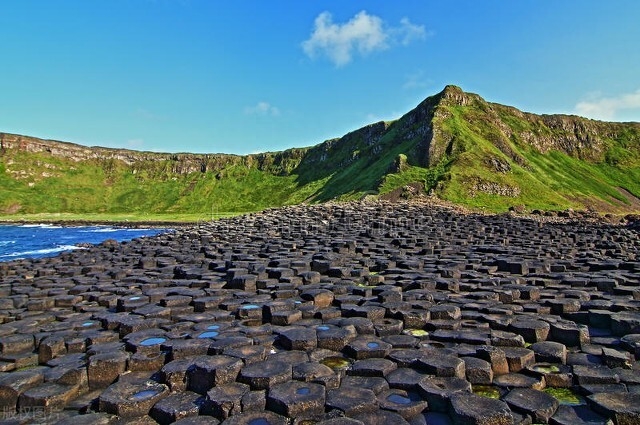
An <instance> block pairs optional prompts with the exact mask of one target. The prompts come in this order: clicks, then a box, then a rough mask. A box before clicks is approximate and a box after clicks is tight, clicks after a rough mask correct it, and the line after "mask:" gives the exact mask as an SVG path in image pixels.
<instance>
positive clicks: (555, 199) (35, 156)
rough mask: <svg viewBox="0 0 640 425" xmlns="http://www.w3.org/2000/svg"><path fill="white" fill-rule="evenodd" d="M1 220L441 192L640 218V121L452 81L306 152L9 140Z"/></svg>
mask: <svg viewBox="0 0 640 425" xmlns="http://www.w3.org/2000/svg"><path fill="white" fill-rule="evenodd" d="M0 143H1V145H0V218H2V219H5V220H6V219H9V220H29V219H33V220H39V221H42V220H45V221H47V220H54V221H56V220H66V219H69V220H87V221H148V222H153V221H200V220H210V219H211V218H217V217H220V216H227V215H233V214H238V213H243V212H251V211H259V210H263V209H265V208H270V207H277V206H283V205H293V204H299V203H303V202H306V203H315V202H324V201H328V200H354V199H361V198H363V197H366V196H373V197H389V198H393V197H405V198H406V197H414V196H426V195H427V194H428V195H430V196H434V197H437V198H440V199H442V200H445V201H449V202H452V203H455V204H460V205H463V206H466V207H469V208H472V209H481V210H484V211H488V212H501V211H506V210H507V209H508V208H509V207H512V206H520V207H521V208H524V209H527V210H533V209H542V210H562V209H567V208H573V209H579V210H584V209H595V210H597V211H601V212H612V213H618V214H624V213H631V212H638V211H639V208H640V207H639V205H640V201H639V200H638V197H640V124H639V123H608V122H600V121H594V120H589V119H585V118H581V117H576V116H566V115H534V114H529V113H524V112H521V111H519V110H517V109H515V108H512V107H508V106H503V105H499V104H494V103H489V102H486V101H485V100H484V99H482V98H481V97H479V96H477V95H474V94H470V93H465V92H463V91H462V90H461V89H460V88H458V87H455V86H447V87H446V88H445V89H444V90H443V91H442V92H441V93H438V94H436V95H434V96H431V97H429V98H427V99H425V100H424V101H423V102H422V103H421V104H420V105H418V106H417V107H416V108H415V109H413V110H412V111H410V112H408V113H407V114H405V115H404V116H402V117H401V118H399V119H398V120H395V121H390V122H378V123H375V124H371V125H369V126H366V127H364V128H361V129H358V130H356V131H353V132H351V133H349V134H347V135H345V136H343V137H341V138H338V139H334V140H328V141H325V142H323V143H320V144H318V145H316V146H312V147H308V148H298V149H290V150H287V151H283V152H275V153H271V152H267V153H263V154H255V155H247V156H238V155H227V154H188V153H180V154H161V153H153V152H137V151H129V150H115V149H106V148H88V147H84V146H79V145H74V144H69V143H63V142H54V141H48V140H41V139H36V138H31V137H26V136H18V135H12V134H3V133H0Z"/></svg>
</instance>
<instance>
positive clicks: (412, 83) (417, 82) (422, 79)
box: [402, 70, 433, 90]
mask: <svg viewBox="0 0 640 425" xmlns="http://www.w3.org/2000/svg"><path fill="white" fill-rule="evenodd" d="M432 83H433V81H431V80H430V79H429V78H427V76H426V75H425V72H424V71H422V70H420V71H416V72H414V73H413V74H408V75H406V76H405V81H404V84H402V88H403V89H405V90H418V89H424V88H426V87H428V86H429V85H431V84H432Z"/></svg>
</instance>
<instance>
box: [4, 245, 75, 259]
mask: <svg viewBox="0 0 640 425" xmlns="http://www.w3.org/2000/svg"><path fill="white" fill-rule="evenodd" d="M76 249H86V248H84V247H81V246H76V245H58V246H57V247H55V248H43V249H35V250H32V251H21V252H12V253H10V254H5V255H0V258H12V259H18V258H26V257H35V256H41V255H48V254H56V253H59V252H65V251H73V250H76Z"/></svg>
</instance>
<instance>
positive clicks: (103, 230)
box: [80, 227, 122, 233]
mask: <svg viewBox="0 0 640 425" xmlns="http://www.w3.org/2000/svg"><path fill="white" fill-rule="evenodd" d="M120 230H122V229H115V228H113V227H97V228H95V229H88V230H80V233H112V232H118V231H120Z"/></svg>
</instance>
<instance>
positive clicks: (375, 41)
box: [302, 10, 428, 67]
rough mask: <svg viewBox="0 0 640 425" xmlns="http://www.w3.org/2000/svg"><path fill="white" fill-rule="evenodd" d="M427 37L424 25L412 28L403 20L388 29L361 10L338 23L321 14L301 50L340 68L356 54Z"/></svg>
mask: <svg viewBox="0 0 640 425" xmlns="http://www.w3.org/2000/svg"><path fill="white" fill-rule="evenodd" d="M427 35H428V34H427V31H426V29H425V28H424V26H423V25H415V24H413V23H411V21H410V20H409V19H408V18H402V19H401V20H400V25H399V26H395V27H390V26H388V25H387V24H385V22H384V21H383V20H382V18H380V17H378V16H375V15H370V14H368V13H367V12H366V11H364V10H363V11H361V12H359V13H358V14H356V15H355V16H354V17H353V18H351V19H350V20H349V21H347V22H345V23H342V24H340V23H334V22H333V17H332V16H331V13H329V12H322V13H321V14H320V15H318V16H317V17H316V19H315V22H314V28H313V31H312V32H311V36H310V37H309V39H307V40H305V41H304V42H303V43H302V49H303V50H304V52H305V54H306V55H307V56H308V57H310V58H311V59H316V58H318V57H326V58H327V59H329V60H330V61H331V62H333V63H334V64H335V65H336V66H337V67H341V66H344V65H346V64H348V63H349V62H351V60H352V59H353V56H354V54H356V53H358V54H360V55H361V56H366V55H368V54H370V53H372V52H376V51H382V50H386V49H388V48H389V47H390V46H392V45H395V44H402V45H407V44H409V43H411V42H413V41H416V40H424V39H425V38H426V37H427Z"/></svg>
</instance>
